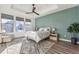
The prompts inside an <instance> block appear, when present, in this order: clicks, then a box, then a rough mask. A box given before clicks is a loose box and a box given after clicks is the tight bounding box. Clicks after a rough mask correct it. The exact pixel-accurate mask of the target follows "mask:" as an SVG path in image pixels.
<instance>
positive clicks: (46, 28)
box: [39, 27, 50, 31]
mask: <svg viewBox="0 0 79 59" xmlns="http://www.w3.org/2000/svg"><path fill="white" fill-rule="evenodd" d="M39 31H50V27H44V28H40V29H39Z"/></svg>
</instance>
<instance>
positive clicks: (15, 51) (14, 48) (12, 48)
mask: <svg viewBox="0 0 79 59" xmlns="http://www.w3.org/2000/svg"><path fill="white" fill-rule="evenodd" d="M21 46H22V42H21V43H17V44H14V45H11V46H7V48H6V49H5V50H4V51H3V52H2V53H1V54H19V52H20V50H21Z"/></svg>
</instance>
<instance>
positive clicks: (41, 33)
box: [25, 27, 50, 43]
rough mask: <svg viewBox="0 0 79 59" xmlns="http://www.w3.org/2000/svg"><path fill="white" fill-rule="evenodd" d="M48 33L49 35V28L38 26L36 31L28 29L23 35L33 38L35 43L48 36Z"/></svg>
mask: <svg viewBox="0 0 79 59" xmlns="http://www.w3.org/2000/svg"><path fill="white" fill-rule="evenodd" d="M49 35H50V28H49V27H46V28H40V29H39V30H38V31H28V32H27V33H26V35H25V36H26V37H27V38H28V39H31V40H34V41H35V42H36V43H38V42H39V41H41V40H43V39H45V38H47V37H49Z"/></svg>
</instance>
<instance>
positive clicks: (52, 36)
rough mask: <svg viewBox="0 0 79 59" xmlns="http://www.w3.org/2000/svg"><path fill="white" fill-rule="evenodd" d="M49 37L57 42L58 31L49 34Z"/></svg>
mask: <svg viewBox="0 0 79 59" xmlns="http://www.w3.org/2000/svg"><path fill="white" fill-rule="evenodd" d="M49 39H50V40H52V41H54V42H58V41H59V34H58V33H55V34H53V33H51V34H50V36H49Z"/></svg>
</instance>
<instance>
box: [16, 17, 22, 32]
mask: <svg viewBox="0 0 79 59" xmlns="http://www.w3.org/2000/svg"><path fill="white" fill-rule="evenodd" d="M23 31H24V19H23V18H20V17H16V32H23Z"/></svg>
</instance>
